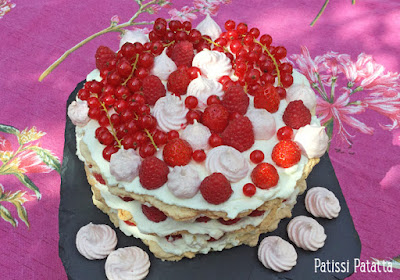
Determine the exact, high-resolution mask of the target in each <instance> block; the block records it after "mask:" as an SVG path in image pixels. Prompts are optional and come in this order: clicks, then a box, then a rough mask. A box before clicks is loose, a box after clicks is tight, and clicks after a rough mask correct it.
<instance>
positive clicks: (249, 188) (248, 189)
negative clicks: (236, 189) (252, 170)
mask: <svg viewBox="0 0 400 280" xmlns="http://www.w3.org/2000/svg"><path fill="white" fill-rule="evenodd" d="M256 191H257V189H256V186H254V185H253V184H252V183H247V184H246V185H244V186H243V194H244V195H245V196H248V197H252V196H253V195H255V193H256Z"/></svg>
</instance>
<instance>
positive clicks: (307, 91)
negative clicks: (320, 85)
mask: <svg viewBox="0 0 400 280" xmlns="http://www.w3.org/2000/svg"><path fill="white" fill-rule="evenodd" d="M295 100H302V101H303V103H304V106H306V107H307V108H308V109H309V110H310V111H314V110H315V106H316V105H317V98H316V97H315V92H314V91H313V90H312V89H311V88H310V86H308V85H305V84H294V85H292V86H291V87H289V88H288V89H287V90H286V101H287V103H289V102H292V101H295Z"/></svg>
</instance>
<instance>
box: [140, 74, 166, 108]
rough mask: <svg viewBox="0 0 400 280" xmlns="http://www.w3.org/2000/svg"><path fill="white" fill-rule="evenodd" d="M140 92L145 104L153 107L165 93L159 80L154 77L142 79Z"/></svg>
mask: <svg viewBox="0 0 400 280" xmlns="http://www.w3.org/2000/svg"><path fill="white" fill-rule="evenodd" d="M142 90H143V96H144V99H145V102H146V103H147V104H149V105H154V104H155V103H156V101H157V100H158V99H160V98H161V97H163V96H165V93H166V90H165V88H164V85H163V84H162V82H161V80H160V78H158V77H157V76H154V75H149V76H147V77H146V78H144V79H143V85H142Z"/></svg>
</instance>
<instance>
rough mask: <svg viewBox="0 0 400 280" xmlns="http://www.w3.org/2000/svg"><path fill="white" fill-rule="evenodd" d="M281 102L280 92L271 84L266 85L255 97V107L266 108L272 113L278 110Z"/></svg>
mask: <svg viewBox="0 0 400 280" xmlns="http://www.w3.org/2000/svg"><path fill="white" fill-rule="evenodd" d="M280 102H281V99H280V97H279V94H278V93H277V91H276V89H275V87H274V86H273V85H271V84H267V85H265V86H264V88H263V90H261V91H259V92H257V93H256V96H255V97H254V107H255V108H259V109H265V110H267V111H268V112H270V113H275V112H276V111H278V109H279V103H280Z"/></svg>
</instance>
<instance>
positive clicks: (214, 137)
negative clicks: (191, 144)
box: [208, 133, 222, 148]
mask: <svg viewBox="0 0 400 280" xmlns="http://www.w3.org/2000/svg"><path fill="white" fill-rule="evenodd" d="M208 144H210V146H211V147H213V148H215V147H218V146H221V145H222V138H221V137H220V136H219V135H218V134H216V133H213V134H211V136H210V138H208Z"/></svg>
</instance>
